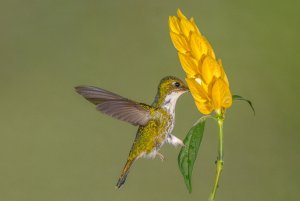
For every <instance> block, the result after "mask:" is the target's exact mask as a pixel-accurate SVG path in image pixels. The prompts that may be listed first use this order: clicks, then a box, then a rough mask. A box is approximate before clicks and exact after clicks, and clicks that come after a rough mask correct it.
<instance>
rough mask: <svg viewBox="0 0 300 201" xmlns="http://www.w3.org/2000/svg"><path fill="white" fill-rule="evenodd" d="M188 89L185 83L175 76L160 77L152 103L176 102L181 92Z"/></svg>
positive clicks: (158, 104) (160, 104)
mask: <svg viewBox="0 0 300 201" xmlns="http://www.w3.org/2000/svg"><path fill="white" fill-rule="evenodd" d="M187 91H189V88H188V87H187V85H186V84H185V83H184V82H183V81H182V80H180V79H179V78H177V77H174V76H167V77H164V78H163V79H161V81H160V83H159V85H158V91H157V95H156V98H155V101H154V105H157V106H162V105H165V104H167V103H168V104H176V101H177V99H178V98H179V96H181V95H182V94H183V93H185V92H187Z"/></svg>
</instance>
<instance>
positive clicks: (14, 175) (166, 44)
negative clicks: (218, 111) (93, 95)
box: [0, 0, 300, 201]
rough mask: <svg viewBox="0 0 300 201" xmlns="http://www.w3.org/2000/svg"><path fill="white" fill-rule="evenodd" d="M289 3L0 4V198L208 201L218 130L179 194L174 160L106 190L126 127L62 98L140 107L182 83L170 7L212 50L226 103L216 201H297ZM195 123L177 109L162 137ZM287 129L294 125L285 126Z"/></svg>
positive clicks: (191, 113)
mask: <svg viewBox="0 0 300 201" xmlns="http://www.w3.org/2000/svg"><path fill="white" fill-rule="evenodd" d="M299 7H300V3H299V1H296V0H294V1H290V0H287V1H266V0H265V1H261V0H254V1H237V0H230V1H222V0H218V1H199V0H194V1H171V0H163V1H162V0H161V1H137V0H136V1H121V0H119V1H95V0H94V1H92V0H87V1H70V0H69V1H66V0H64V1H62V0H60V1H58V0H54V1H50V0H44V1H37V0H25V1H21V0H10V1H8V0H6V1H3V0H2V1H1V2H0V25H1V30H0V90H1V98H0V103H1V104H0V122H1V127H0V200H1V201H67V200H72V201H99V200H122V201H127V200H128V201H135V200H143V201H150V200H156V201H162V200H164V201H165V200H172V201H182V200H186V201H194V200H207V198H208V195H209V192H210V190H211V188H212V182H213V179H214V171H215V166H214V161H215V158H216V155H217V152H216V151H217V126H216V124H215V122H209V123H208V124H207V127H206V131H205V135H204V139H203V142H202V146H201V147H200V152H199V156H198V159H197V161H196V164H195V169H194V170H195V171H194V175H193V193H192V194H191V195H190V194H188V192H187V190H186V187H185V185H184V182H183V178H182V176H181V175H180V172H179V170H178V166H177V155H178V152H179V149H178V148H177V149H176V148H174V147H171V146H169V145H166V146H164V147H163V149H162V153H163V154H164V155H165V157H166V161H165V162H163V163H162V162H161V161H160V160H159V159H155V160H145V159H143V160H139V161H138V162H137V163H136V164H135V165H134V167H133V168H132V170H131V173H130V175H129V178H128V180H127V183H126V185H125V186H124V188H122V189H120V190H116V189H115V188H114V185H115V184H116V181H117V178H118V177H119V174H120V171H121V169H122V167H123V165H124V163H125V160H126V157H127V154H128V152H129V149H130V146H131V143H132V141H133V139H134V136H135V132H136V129H137V128H135V127H133V126H131V125H128V124H126V123H123V122H120V121H117V120H114V119H112V118H110V117H107V116H105V115H102V114H100V113H98V112H97V111H96V110H95V108H94V106H93V105H92V104H90V103H88V102H87V101H86V100H84V99H83V98H82V97H80V96H79V95H78V94H76V93H75V92H74V89H73V87H74V86H76V85H81V84H87V85H94V86H99V87H102V88H105V89H108V90H111V91H114V92H116V93H119V94H121V95H123V96H125V97H128V98H131V99H133V100H138V101H141V102H145V103H151V102H152V100H153V98H154V95H155V93H156V87H157V84H158V82H159V80H160V79H161V78H162V77H163V76H166V75H175V76H179V77H181V78H182V79H183V78H184V76H185V75H184V73H183V71H182V70H181V67H180V64H179V61H178V58H177V54H176V51H175V48H174V47H173V45H172V43H171V40H170V38H169V32H168V16H169V15H175V14H176V10H177V8H181V9H182V10H183V12H184V13H185V14H186V15H187V16H189V17H191V16H194V18H195V20H196V23H197V24H198V26H199V28H200V30H201V31H202V33H204V35H206V36H207V38H208V39H209V41H210V42H211V43H212V45H213V47H214V50H215V52H216V54H217V57H219V58H221V59H222V60H223V64H224V67H225V70H226V72H227V75H228V77H229V80H230V83H231V90H232V92H233V93H234V94H239V95H242V96H244V97H247V98H249V99H251V100H252V101H253V103H254V106H255V108H256V111H257V115H256V116H255V117H254V116H253V114H252V112H251V110H250V108H249V107H248V105H247V104H246V103H243V102H236V103H234V105H233V107H232V108H231V109H230V110H229V111H228V112H227V119H226V121H225V168H224V172H223V175H222V179H221V184H220V189H219V191H218V194H217V200H218V201H234V200H242V201H253V200H263V201H269V200H270V201H295V200H299V199H300V192H299V187H300V175H299V169H300V166H299V165H300V162H299V151H300V148H299V140H300V136H299V129H297V127H298V126H299V120H300V116H299V113H300V111H299V98H300V96H299V92H300V90H299V88H300V85H299V73H300V70H299V67H300V66H299V65H300V60H299V52H300V48H299V45H300V44H299V35H300V29H299V23H300V18H299V16H300V15H299ZM199 117H200V114H199V113H198V112H197V110H196V107H195V105H194V103H193V100H192V98H191V96H190V95H184V96H183V97H182V98H181V99H180V100H179V101H178V104H177V110H176V125H175V129H174V132H173V133H174V134H175V135H177V136H178V137H179V138H182V139H183V138H184V136H185V134H186V133H187V131H188V129H189V128H190V127H191V125H192V124H193V123H194V122H195V121H196V120H197V119H198V118H199ZM297 124H298V125H297Z"/></svg>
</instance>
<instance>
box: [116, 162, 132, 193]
mask: <svg viewBox="0 0 300 201" xmlns="http://www.w3.org/2000/svg"><path fill="white" fill-rule="evenodd" d="M133 162H134V160H127V162H126V164H125V166H124V168H123V171H122V174H121V176H120V178H119V180H118V182H117V185H116V187H117V188H120V187H121V186H122V185H123V184H124V183H125V181H126V178H127V175H128V173H129V169H130V167H131V165H132V164H133Z"/></svg>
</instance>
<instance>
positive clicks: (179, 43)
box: [170, 32, 189, 53]
mask: <svg viewBox="0 0 300 201" xmlns="http://www.w3.org/2000/svg"><path fill="white" fill-rule="evenodd" d="M170 36H171V39H172V42H173V45H174V46H175V48H176V49H177V50H178V51H179V52H181V53H186V52H187V51H189V47H188V43H187V42H186V39H185V38H184V37H183V36H181V35H178V34H176V33H174V32H170Z"/></svg>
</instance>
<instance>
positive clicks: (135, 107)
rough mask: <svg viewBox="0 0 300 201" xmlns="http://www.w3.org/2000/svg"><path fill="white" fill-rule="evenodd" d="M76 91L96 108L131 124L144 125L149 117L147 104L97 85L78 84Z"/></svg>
mask: <svg viewBox="0 0 300 201" xmlns="http://www.w3.org/2000/svg"><path fill="white" fill-rule="evenodd" d="M75 89H76V91H77V92H78V93H79V94H80V95H82V96H83V97H84V98H86V99H87V100H88V101H90V102H92V103H94V104H95V105H96V108H97V110H99V111H101V112H103V113H105V114H107V115H109V116H111V117H114V118H116V119H119V120H122V121H125V122H128V123H131V124H132V125H135V126H136V125H142V126H144V125H146V124H147V123H148V121H149V120H150V119H151V115H150V112H149V108H150V106H149V105H146V104H140V103H137V102H134V101H132V100H129V99H127V98H124V97H122V96H119V95H117V94H115V93H112V92H110V91H106V90H104V89H100V88H97V87H89V86H88V87H86V86H79V87H75Z"/></svg>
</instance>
